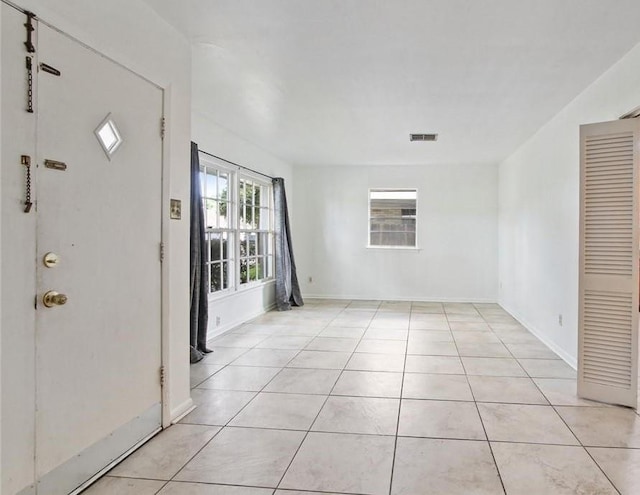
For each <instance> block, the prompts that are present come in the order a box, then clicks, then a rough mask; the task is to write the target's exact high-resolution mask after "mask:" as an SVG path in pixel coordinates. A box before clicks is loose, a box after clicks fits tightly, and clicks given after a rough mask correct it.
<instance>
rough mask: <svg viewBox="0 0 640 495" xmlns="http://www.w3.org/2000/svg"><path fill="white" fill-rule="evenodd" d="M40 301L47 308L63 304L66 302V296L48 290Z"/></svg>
mask: <svg viewBox="0 0 640 495" xmlns="http://www.w3.org/2000/svg"><path fill="white" fill-rule="evenodd" d="M42 302H43V303H44V305H45V306H46V307H47V308H53V307H54V306H62V305H64V304H67V296H66V295H64V294H59V293H57V292H56V291H54V290H50V291H49V292H47V293H46V294H45V295H44V296H42Z"/></svg>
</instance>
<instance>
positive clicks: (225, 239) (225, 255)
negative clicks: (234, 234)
mask: <svg viewBox="0 0 640 495" xmlns="http://www.w3.org/2000/svg"><path fill="white" fill-rule="evenodd" d="M222 259H224V260H228V259H229V234H228V233H227V232H224V233H223V234H222Z"/></svg>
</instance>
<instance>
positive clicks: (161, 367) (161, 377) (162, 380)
mask: <svg viewBox="0 0 640 495" xmlns="http://www.w3.org/2000/svg"><path fill="white" fill-rule="evenodd" d="M164 380H165V373H164V366H160V386H161V387H164Z"/></svg>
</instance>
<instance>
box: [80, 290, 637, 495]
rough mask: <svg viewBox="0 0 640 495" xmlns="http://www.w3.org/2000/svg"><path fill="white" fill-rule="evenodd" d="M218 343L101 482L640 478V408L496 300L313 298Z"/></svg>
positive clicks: (393, 491) (380, 493)
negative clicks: (585, 390) (152, 427)
mask: <svg viewBox="0 0 640 495" xmlns="http://www.w3.org/2000/svg"><path fill="white" fill-rule="evenodd" d="M210 344H211V347H212V348H213V349H215V351H214V352H213V353H212V354H210V355H208V356H207V357H206V358H205V359H204V360H203V361H202V362H201V363H198V364H195V365H192V367H191V381H192V387H194V389H193V394H192V396H193V400H194V402H195V403H196V404H197V405H198V407H197V408H196V409H195V410H194V411H193V412H191V413H190V414H189V415H188V416H186V417H185V418H184V419H183V420H182V421H181V423H180V424H178V425H175V426H173V427H171V428H169V429H168V430H166V431H165V432H163V433H162V434H160V435H158V436H157V437H155V438H154V439H153V440H152V441H150V442H149V443H148V444H147V445H145V446H144V447H143V448H142V449H140V450H138V451H137V452H136V453H134V454H133V455H131V456H130V457H129V458H128V459H126V460H125V461H124V462H122V463H121V464H120V465H119V466H117V467H116V468H114V469H113V470H112V471H111V472H110V473H109V474H108V475H107V476H105V477H104V478H102V479H101V480H100V481H99V482H98V483H96V484H95V485H94V486H93V487H91V488H90V489H89V490H87V491H86V493H87V494H88V495H102V494H118V495H120V494H122V495H129V494H132V495H133V494H135V495H147V494H149V495H151V494H159V495H312V494H314V493H316V494H318V493H323V494H325V495H327V494H329V495H330V494H357V495H420V494H431V493H434V494H447V495H452V494H464V495H477V494H504V493H507V494H510V495H512V494H513V495H522V494H527V495H536V494H541V495H548V494H584V495H593V494H608V493H613V494H615V493H622V494H637V493H640V467H639V466H640V417H639V416H638V415H637V414H636V413H635V412H634V411H633V410H631V409H626V408H619V407H610V406H606V405H604V404H599V403H595V402H590V401H585V400H581V399H578V398H577V397H576V378H575V371H574V370H572V369H571V368H570V367H569V366H568V365H566V364H565V363H564V362H563V361H561V360H560V359H558V357H557V356H556V355H555V354H554V353H553V352H551V351H550V350H549V349H548V348H547V347H546V346H544V345H543V344H542V343H541V342H539V341H538V340H537V339H536V338H535V337H534V336H533V335H531V334H530V333H529V332H528V331H527V330H526V329H524V328H523V327H521V326H520V325H519V324H518V322H517V321H516V320H514V319H513V318H512V317H511V316H510V315H509V314H507V313H506V312H505V311H504V310H502V309H501V308H500V307H499V306H497V305H495V304H461V303H455V304H454V303H451V304H449V303H444V304H441V303H429V302H414V303H409V302H395V301H390V302H385V301H383V302H380V301H334V300H311V301H307V304H306V305H305V306H304V307H303V308H295V309H294V310H292V311H290V312H284V313H278V312H270V313H267V314H265V315H263V316H261V317H260V318H257V319H256V320H254V321H252V322H250V323H247V324H245V325H243V326H241V327H240V328H237V329H235V330H233V331H231V332H229V333H227V334H226V335H223V336H221V337H218V338H217V339H214V340H213V341H212V342H211V343H210Z"/></svg>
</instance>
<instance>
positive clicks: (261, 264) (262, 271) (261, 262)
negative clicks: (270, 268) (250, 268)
mask: <svg viewBox="0 0 640 495" xmlns="http://www.w3.org/2000/svg"><path fill="white" fill-rule="evenodd" d="M266 277H267V275H266V266H265V258H258V280H263V279H265V278H266Z"/></svg>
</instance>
